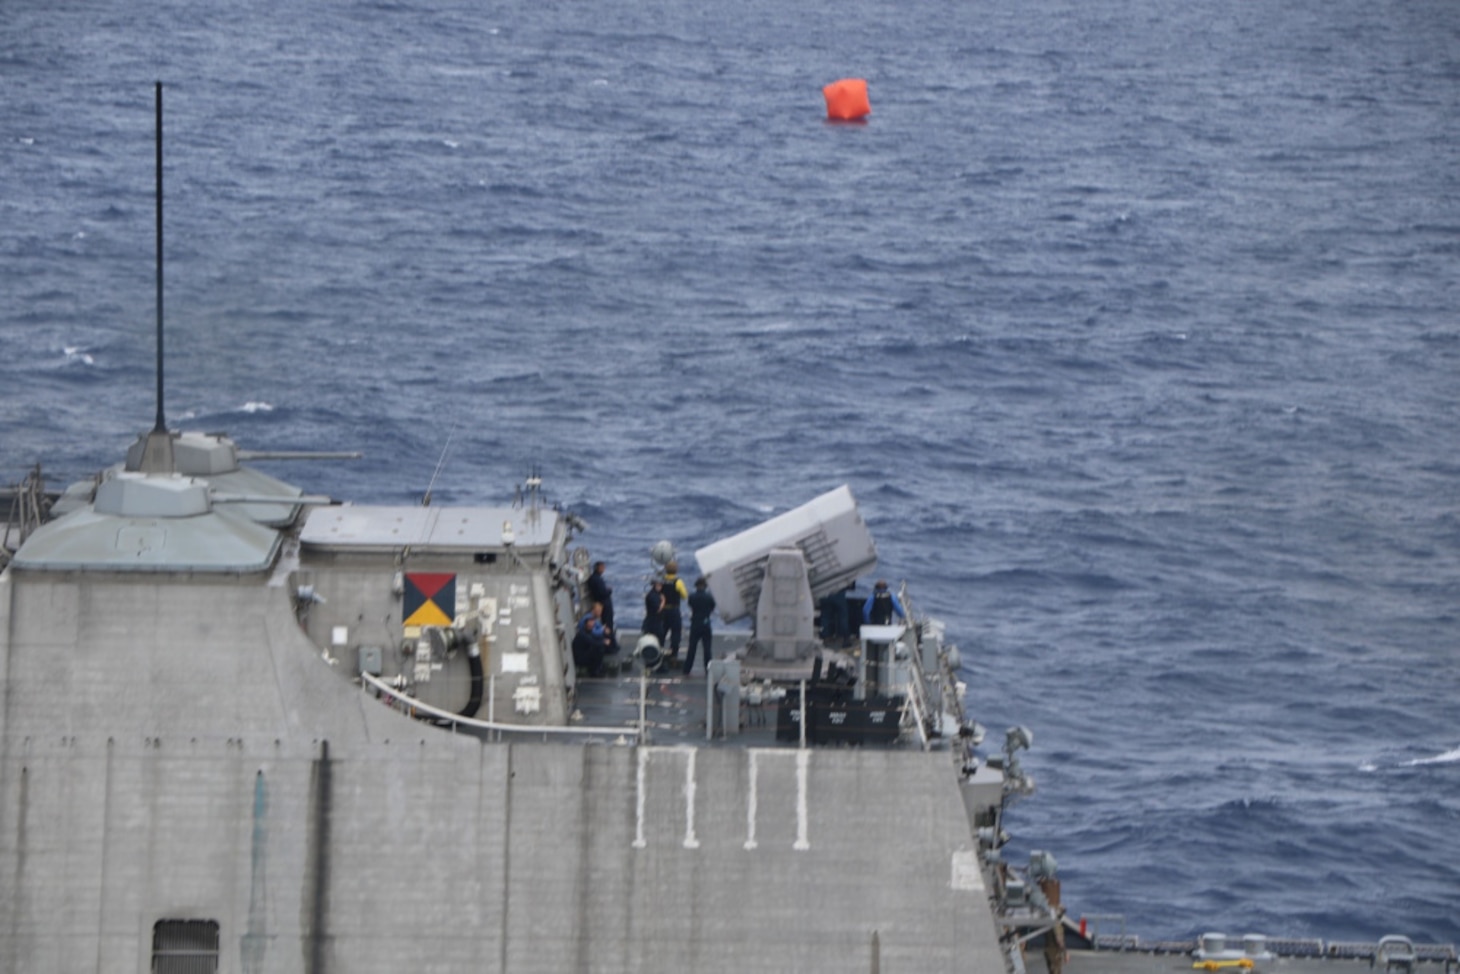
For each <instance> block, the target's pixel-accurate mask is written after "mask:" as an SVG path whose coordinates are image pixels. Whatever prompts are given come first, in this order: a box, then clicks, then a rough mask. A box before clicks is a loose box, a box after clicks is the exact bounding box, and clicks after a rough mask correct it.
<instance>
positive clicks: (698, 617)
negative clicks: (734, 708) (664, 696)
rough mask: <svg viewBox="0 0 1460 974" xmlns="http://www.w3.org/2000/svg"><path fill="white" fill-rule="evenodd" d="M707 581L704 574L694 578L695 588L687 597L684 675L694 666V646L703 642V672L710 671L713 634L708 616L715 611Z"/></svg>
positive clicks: (713, 599)
mask: <svg viewBox="0 0 1460 974" xmlns="http://www.w3.org/2000/svg"><path fill="white" fill-rule="evenodd" d="M709 584H710V583H709V582H707V581H706V580H705V578H704V576H703V575H702V576H700V577H699V578H697V579H695V590H694V591H693V592H692V593H690V597H689V649H688V650H687V651H686V655H685V657H684V675H685V676H689V673H690V670H692V669H694V668H695V647H696V646H698V645H699V644H700V643H701V642H703V643H704V644H705V672H706V673H708V672H709V671H710V641H711V640H712V639H713V638H714V634H713V633H712V632H711V630H710V616H711V614H713V613H714V611H715V597H714V596H713V595H711V594H710V590H709Z"/></svg>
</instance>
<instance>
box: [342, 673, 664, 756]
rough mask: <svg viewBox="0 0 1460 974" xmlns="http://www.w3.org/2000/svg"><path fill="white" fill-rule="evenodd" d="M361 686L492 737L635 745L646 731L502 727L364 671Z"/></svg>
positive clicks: (526, 726)
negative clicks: (618, 740) (608, 739)
mask: <svg viewBox="0 0 1460 974" xmlns="http://www.w3.org/2000/svg"><path fill="white" fill-rule="evenodd" d="M360 686H361V689H362V690H365V691H367V692H368V691H369V690H370V689H374V690H377V691H379V692H381V693H383V694H386V695H387V696H388V697H390V698H391V699H390V702H389V703H387V706H393V705H394V704H395V703H397V702H399V703H402V704H404V705H405V706H408V707H410V708H411V709H412V710H416V711H420V712H421V713H424V714H428V715H430V716H432V717H435V718H437V719H439V720H443V721H446V722H448V723H450V724H451V725H452V729H453V730H455V728H456V727H458V726H460V727H470V728H472V729H473V730H481V731H486V732H488V733H492V734H516V735H536V734H541V735H543V736H544V737H549V736H555V735H561V736H566V735H574V734H576V735H578V736H586V737H605V736H619V737H629V738H632V739H633V740H634V742H635V743H643V740H644V728H643V726H642V725H641V726H639V727H558V726H553V725H527V724H503V723H501V722H499V721H493V720H477V719H476V718H475V717H463V716H462V715H461V714H457V713H452V712H451V711H449V710H442V709H441V708H440V707H433V706H431V705H430V704H428V703H424V702H422V701H420V700H417V699H416V698H415V697H412V696H411V695H410V694H407V693H403V692H402V691H401V690H399V689H398V688H396V687H393V686H391V685H390V684H389V683H386V682H385V681H384V680H381V679H380V678H378V677H375V676H371V675H370V674H369V673H364V672H362V673H361V674H360Z"/></svg>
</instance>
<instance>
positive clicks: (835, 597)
mask: <svg viewBox="0 0 1460 974" xmlns="http://www.w3.org/2000/svg"><path fill="white" fill-rule="evenodd" d="M851 590H852V586H850V585H848V586H846V587H845V588H839V589H837V590H836V591H835V592H832V593H831V594H830V595H827V596H825V597H823V598H822V600H821V639H822V641H823V642H825V643H826V644H827V645H828V646H836V647H841V646H845V645H846V643H847V637H848V636H850V635H851V627H850V625H849V624H848V620H847V593H848V592H850V591H851Z"/></svg>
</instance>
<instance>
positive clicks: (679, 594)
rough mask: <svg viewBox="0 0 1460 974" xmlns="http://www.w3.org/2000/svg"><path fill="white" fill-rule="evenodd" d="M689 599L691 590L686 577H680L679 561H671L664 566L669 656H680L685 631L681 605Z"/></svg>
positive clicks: (665, 622) (665, 617) (665, 628)
mask: <svg viewBox="0 0 1460 974" xmlns="http://www.w3.org/2000/svg"><path fill="white" fill-rule="evenodd" d="M687 601H689V590H688V589H687V588H685V587H684V579H682V578H680V577H679V562H677V561H671V562H670V563H669V564H667V565H665V566H664V635H665V638H667V639H668V640H669V656H670V658H671V659H678V658H679V638H680V634H681V633H682V632H684V616H682V615H681V614H680V609H679V606H680V604H681V603H683V602H687Z"/></svg>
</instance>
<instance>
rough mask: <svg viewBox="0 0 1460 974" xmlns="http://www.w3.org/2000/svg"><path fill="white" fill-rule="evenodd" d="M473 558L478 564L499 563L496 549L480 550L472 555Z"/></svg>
mask: <svg viewBox="0 0 1460 974" xmlns="http://www.w3.org/2000/svg"><path fill="white" fill-rule="evenodd" d="M471 560H472V561H474V562H476V563H477V564H478V565H495V564H496V563H497V553H496V552H495V551H478V552H477V553H476V554H474V555H472V558H471Z"/></svg>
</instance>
